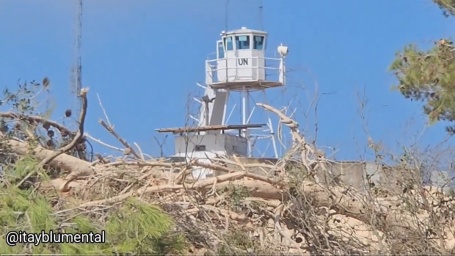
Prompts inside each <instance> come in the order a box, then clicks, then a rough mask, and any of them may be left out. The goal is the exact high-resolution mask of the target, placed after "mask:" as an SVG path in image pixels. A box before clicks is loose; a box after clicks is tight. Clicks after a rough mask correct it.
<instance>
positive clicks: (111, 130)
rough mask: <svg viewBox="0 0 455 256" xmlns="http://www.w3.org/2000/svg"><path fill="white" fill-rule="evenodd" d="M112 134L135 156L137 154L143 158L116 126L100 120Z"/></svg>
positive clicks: (137, 156)
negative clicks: (118, 132)
mask: <svg viewBox="0 0 455 256" xmlns="http://www.w3.org/2000/svg"><path fill="white" fill-rule="evenodd" d="M98 122H99V123H100V124H101V125H102V126H103V127H104V128H105V129H106V130H107V131H108V132H109V133H110V134H112V135H113V136H114V137H115V138H116V139H117V140H118V141H120V143H122V145H123V146H125V148H127V149H128V150H129V151H130V152H131V154H133V156H135V157H136V158H137V159H142V157H141V156H139V154H138V153H136V151H135V150H134V149H133V148H132V147H131V146H130V144H128V142H126V140H124V139H123V138H122V137H120V135H118V134H117V133H116V132H115V130H114V128H112V127H111V126H110V125H108V124H106V123H105V122H104V121H103V120H99V121H98Z"/></svg>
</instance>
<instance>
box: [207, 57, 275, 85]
mask: <svg viewBox="0 0 455 256" xmlns="http://www.w3.org/2000/svg"><path fill="white" fill-rule="evenodd" d="M242 59H249V60H252V61H251V65H249V66H239V65H237V64H234V65H229V64H230V63H237V62H238V61H239V60H242ZM232 60H234V61H232ZM263 60H264V62H262V61H263ZM219 61H225V63H226V67H218V62H219ZM259 63H265V65H259ZM239 70H253V73H249V72H248V73H249V74H251V75H246V76H245V75H243V76H242V75H241V74H238V73H242V72H237V71H239ZM219 72H220V73H221V74H223V76H224V77H225V79H224V80H220V79H218V77H219V76H218V75H219ZM248 73H247V74H248ZM262 73H264V74H265V80H267V81H280V77H281V76H282V75H283V73H284V65H283V59H282V58H267V57H229V58H223V59H211V60H206V65H205V77H206V79H205V82H206V84H208V85H210V84H216V83H226V82H242V81H259V80H263V79H259V78H260V77H261V76H260V75H261V74H262ZM232 74H234V75H232ZM253 74H255V75H253ZM254 78H256V79H254Z"/></svg>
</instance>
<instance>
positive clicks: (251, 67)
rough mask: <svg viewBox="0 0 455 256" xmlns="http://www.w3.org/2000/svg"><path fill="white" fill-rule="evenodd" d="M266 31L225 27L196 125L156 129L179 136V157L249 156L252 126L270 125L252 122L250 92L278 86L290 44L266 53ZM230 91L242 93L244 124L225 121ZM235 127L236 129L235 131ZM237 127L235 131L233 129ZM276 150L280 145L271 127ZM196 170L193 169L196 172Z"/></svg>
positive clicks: (202, 174) (199, 173) (208, 64)
mask: <svg viewBox="0 0 455 256" xmlns="http://www.w3.org/2000/svg"><path fill="white" fill-rule="evenodd" d="M267 36H268V34H267V33H266V32H265V31H259V30H252V29H248V28H246V27H242V28H241V29H238V30H232V31H227V32H226V31H222V32H221V35H220V37H221V38H220V39H219V40H217V41H216V58H215V59H211V60H210V59H209V60H207V61H206V63H205V73H206V76H205V85H200V86H201V87H203V88H204V89H205V94H204V96H203V97H202V98H201V99H197V101H198V102H199V103H200V104H201V108H200V112H199V118H196V119H197V121H198V126H197V127H182V128H168V129H157V131H159V132H172V133H174V134H177V136H176V138H175V155H174V156H175V157H184V158H197V159H199V160H200V161H203V162H205V161H206V162H210V160H209V159H210V158H213V157H216V156H228V157H229V156H232V155H238V156H243V157H251V156H252V155H251V142H250V139H251V138H250V133H249V129H253V128H260V127H264V126H267V125H269V128H270V130H271V129H273V128H272V127H271V124H270V120H269V123H268V124H251V123H249V118H248V117H249V116H250V113H249V99H250V93H252V92H254V91H264V90H266V89H269V88H274V87H280V86H283V85H284V84H285V65H284V59H285V57H286V55H287V54H288V48H287V47H286V46H283V45H280V46H278V49H277V50H278V53H279V54H280V58H268V57H266V56H265V51H266V46H267ZM232 93H241V95H242V102H241V108H242V111H241V120H242V123H241V124H234V125H232V124H231V125H229V124H227V120H226V118H227V116H226V111H227V109H228V107H229V106H228V102H229V101H228V99H229V96H230V94H232ZM232 131H234V132H233V133H232ZM235 131H237V132H235ZM271 134H272V136H271V137H270V138H272V140H273V146H274V151H275V155H276V154H277V153H276V145H275V141H274V136H273V131H272V132H271ZM195 171H196V173H197V174H196V176H199V177H202V178H203V177H205V176H206V175H207V174H210V173H211V171H210V170H205V169H198V170H195ZM194 174H195V173H194Z"/></svg>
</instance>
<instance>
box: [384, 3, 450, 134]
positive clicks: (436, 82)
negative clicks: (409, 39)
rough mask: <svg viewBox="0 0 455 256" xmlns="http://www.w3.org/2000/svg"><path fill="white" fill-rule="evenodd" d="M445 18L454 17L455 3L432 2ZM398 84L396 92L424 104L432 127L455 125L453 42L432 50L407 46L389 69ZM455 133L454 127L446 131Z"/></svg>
mask: <svg viewBox="0 0 455 256" xmlns="http://www.w3.org/2000/svg"><path fill="white" fill-rule="evenodd" d="M433 2H435V3H436V4H437V5H438V6H439V7H440V8H441V9H442V10H443V11H444V15H445V16H451V15H455V0H433ZM390 70H391V71H393V72H394V74H395V76H396V77H397V79H398V81H399V83H398V85H397V86H396V88H398V89H399V91H400V92H401V94H402V95H403V96H404V97H406V98H408V99H411V100H418V101H422V102H423V103H424V108H423V109H424V113H425V114H427V115H428V118H429V121H430V123H432V124H433V123H435V122H437V121H440V120H443V121H449V122H452V121H455V47H454V46H453V42H452V41H451V40H450V39H441V40H439V41H437V42H435V46H434V47H433V48H432V49H430V50H421V49H419V48H418V47H417V46H416V45H408V46H406V47H405V48H404V49H403V50H402V51H401V52H398V53H397V56H396V58H395V60H394V61H393V63H392V65H391V66H390ZM446 130H447V131H448V132H450V133H452V134H453V133H455V127H454V126H451V127H447V128H446Z"/></svg>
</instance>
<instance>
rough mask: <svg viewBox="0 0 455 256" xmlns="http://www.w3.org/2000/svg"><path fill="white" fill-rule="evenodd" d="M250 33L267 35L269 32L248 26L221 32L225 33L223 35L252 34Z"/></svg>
mask: <svg viewBox="0 0 455 256" xmlns="http://www.w3.org/2000/svg"><path fill="white" fill-rule="evenodd" d="M250 33H253V34H261V35H267V32H265V31H261V30H254V29H249V28H247V27H242V28H240V29H236V30H230V31H222V32H221V34H223V35H235V34H250Z"/></svg>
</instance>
